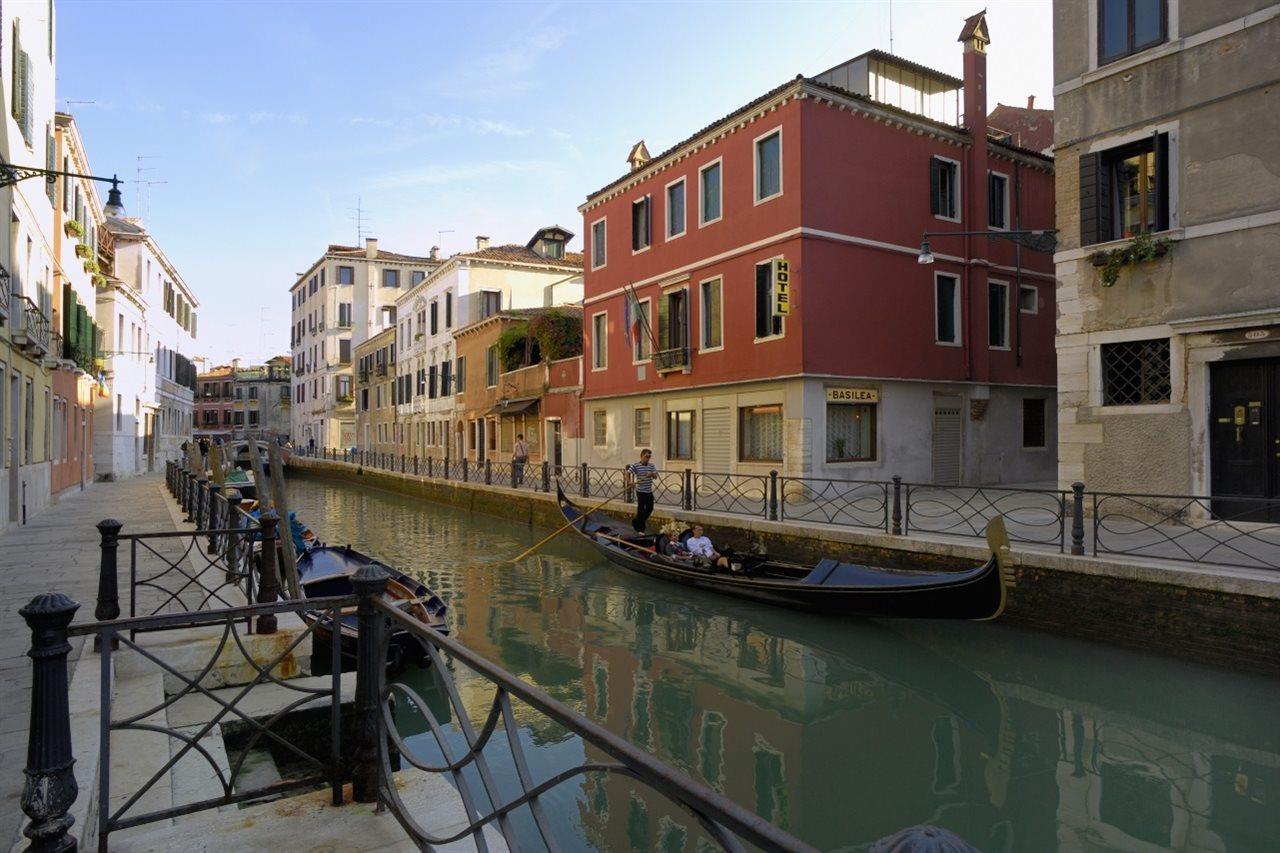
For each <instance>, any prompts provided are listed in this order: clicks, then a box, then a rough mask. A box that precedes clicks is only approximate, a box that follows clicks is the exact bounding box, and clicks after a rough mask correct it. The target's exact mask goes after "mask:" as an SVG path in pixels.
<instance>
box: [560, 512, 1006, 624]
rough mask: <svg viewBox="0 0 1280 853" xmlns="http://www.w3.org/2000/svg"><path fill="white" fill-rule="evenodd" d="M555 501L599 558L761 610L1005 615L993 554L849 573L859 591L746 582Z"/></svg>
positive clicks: (795, 582) (798, 570) (799, 570)
mask: <svg viewBox="0 0 1280 853" xmlns="http://www.w3.org/2000/svg"><path fill="white" fill-rule="evenodd" d="M558 497H559V502H560V511H561V513H562V514H563V515H564V517H565V520H566V521H573V522H574V524H573V528H574V530H575V531H576V532H577V533H578V534H579V535H580V536H582V537H583V538H584V539H586V541H587V542H588V543H590V544H591V546H592V547H593V548H595V549H596V550H597V551H598V552H599V553H600V554H601V555H602V556H604V557H605V558H606V559H608V560H609V561H610V562H612V563H614V564H616V565H619V566H621V567H623V568H626V569H630V570H631V571H634V572H637V573H639V574H642V575H647V576H648V577H652V578H658V579H659V580H665V581H672V582H675V583H681V584H684V585H685V586H690V587H693V588H695V589H703V590H706V591H708V592H715V593H720V594H723V595H732V596H735V597H737V598H742V599H747V600H750V601H758V602H762V603H764V604H773V605H777V606H781V607H789V608H793V609H797V610H804V611H808V612H811V613H827V614H833V615H842V616H868V617H877V616H880V617H890V618H916V619H994V618H996V617H998V616H999V615H1000V614H1001V613H1002V612H1003V610H1004V604H1005V586H1004V581H1003V579H1002V577H1001V572H1000V564H999V560H998V559H997V557H996V556H995V555H994V554H993V555H992V557H991V559H989V560H988V561H987V562H986V563H984V564H983V565H981V566H978V567H976V568H972V569H967V570H962V571H958V572H937V571H920V572H909V571H903V570H894V569H878V568H876V567H867V566H857V567H852V568H854V569H860V570H862V574H863V576H864V578H865V580H866V582H865V583H860V584H849V585H818V584H812V583H804V582H802V581H801V580H800V579H799V578H800V577H801V576H803V574H804V567H799V566H794V567H793V566H787V565H786V564H781V563H775V564H769V565H772V566H776V567H778V569H779V570H780V571H781V570H783V569H785V570H793V571H792V573H793V574H794V575H795V578H794V579H779V578H777V577H753V576H745V577H743V576H738V575H732V574H730V573H727V572H723V571H715V572H712V571H708V570H706V569H701V568H696V567H692V566H689V565H685V564H682V563H679V562H676V561H673V560H668V559H664V558H661V557H657V556H655V555H652V554H650V553H646V552H645V551H642V550H641V549H639V548H634V547H629V546H628V545H626V544H623V543H622V542H620V541H619V540H620V539H621V538H622V534H624V533H625V529H626V528H625V525H624V524H622V523H621V522H618V521H616V520H615V519H612V518H609V517H608V516H604V515H599V514H596V513H592V514H590V515H589V516H587V517H585V518H584V516H583V514H582V512H581V510H579V509H578V507H577V506H575V505H574V504H573V502H572V501H570V500H569V499H568V498H566V497H565V495H564V492H563V491H559V494H558ZM602 533H603V535H601V534H602Z"/></svg>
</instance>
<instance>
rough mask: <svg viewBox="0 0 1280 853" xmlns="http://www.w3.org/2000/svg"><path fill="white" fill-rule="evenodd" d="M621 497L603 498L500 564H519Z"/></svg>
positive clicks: (617, 495)
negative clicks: (516, 555) (518, 554)
mask: <svg viewBox="0 0 1280 853" xmlns="http://www.w3.org/2000/svg"><path fill="white" fill-rule="evenodd" d="M621 496H622V495H621V494H615V495H610V496H609V497H607V498H605V499H604V500H602V501H600V503H598V504H596V505H595V506H593V507H591V508H590V509H588V510H587V511H586V512H584V513H583V514H582V515H580V516H578V517H577V518H575V519H573V520H572V521H566V522H565V523H564V524H563V525H561V526H560V527H558V528H557V529H556V532H555V533H552V534H551V535H550V536H548V537H546V538H545V539H543V540H542V541H541V542H539V543H538V544H536V545H534V546H533V547H532V548H529V549H528V550H526V551H524V552H523V553H521V554H520V556H518V557H513V558H512V559H510V560H503V561H502V562H503V563H518V562H520V561H521V560H523V559H524V558H525V557H528V556H529V555H530V554H532V553H533V552H534V551H536V550H538V549H539V548H541V547H542V546H543V545H546V544H547V543H548V542H550V541H551V540H552V539H555V538H556V537H557V536H559V535H560V534H561V533H564V532H565V531H566V530H568V529H569V528H570V527H573V526H574V525H575V524H577V523H578V522H579V521H582V520H584V519H585V518H586V517H587V516H588V515H590V514H591V513H593V512H595V511H596V510H598V509H603V508H604V505H605V504H607V503H609V501H612V500H616V499H617V498H619V497H621ZM498 565H502V563H499V564H498Z"/></svg>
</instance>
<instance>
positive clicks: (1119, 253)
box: [1089, 233, 1170, 287]
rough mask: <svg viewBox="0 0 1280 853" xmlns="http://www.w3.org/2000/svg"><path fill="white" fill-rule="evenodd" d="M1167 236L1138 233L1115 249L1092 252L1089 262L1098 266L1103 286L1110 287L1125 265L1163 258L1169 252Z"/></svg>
mask: <svg viewBox="0 0 1280 853" xmlns="http://www.w3.org/2000/svg"><path fill="white" fill-rule="evenodd" d="M1169 244H1170V241H1169V238H1168V237H1159V238H1155V237H1152V236H1151V235H1150V234H1146V233H1143V234H1139V235H1138V236H1136V237H1134V238H1133V239H1132V240H1130V241H1129V242H1128V244H1126V245H1124V246H1121V247H1119V248H1117V249H1108V250H1105V251H1101V252H1094V253H1093V254H1092V255H1090V256H1089V262H1090V263H1091V264H1093V265H1094V266H1095V267H1098V268H1099V269H1098V277H1099V278H1100V279H1101V280H1102V286H1103V287H1110V286H1111V285H1113V284H1115V283H1116V281H1117V280H1119V278H1120V270H1122V269H1123V268H1124V267H1127V266H1133V265H1135V264H1141V263H1145V262H1146V261H1153V260H1155V259H1156V258H1163V257H1164V256H1165V255H1167V254H1168V253H1169Z"/></svg>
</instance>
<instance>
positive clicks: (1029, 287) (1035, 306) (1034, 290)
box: [1018, 284, 1040, 314]
mask: <svg viewBox="0 0 1280 853" xmlns="http://www.w3.org/2000/svg"><path fill="white" fill-rule="evenodd" d="M1024 291H1030V292H1031V294H1032V295H1033V296H1034V297H1035V299H1034V300H1033V302H1032V307H1031V310H1030V311H1028V310H1027V309H1025V308H1023V307H1022V294H1023V292H1024ZM1018 313H1019V314H1039V313H1040V288H1038V287H1036V286H1035V285H1034V284H1020V285H1018Z"/></svg>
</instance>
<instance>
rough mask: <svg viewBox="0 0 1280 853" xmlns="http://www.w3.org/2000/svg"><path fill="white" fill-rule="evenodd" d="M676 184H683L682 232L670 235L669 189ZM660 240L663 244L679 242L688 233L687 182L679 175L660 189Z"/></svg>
mask: <svg viewBox="0 0 1280 853" xmlns="http://www.w3.org/2000/svg"><path fill="white" fill-rule="evenodd" d="M676 184H684V211H683V212H684V230H682V231H681V232H680V233H679V234H672V233H671V188H672V187H674V186H675V185H676ZM662 219H663V228H662V239H663V241H664V242H667V243H670V242H671V241H672V240H679V239H680V238H681V237H683V236H684V235H686V234H688V233H689V182H688V181H687V180H686V176H684V175H681V176H680V177H678V178H676V179H675V180H674V181H672V182H671V183H669V184H667V185H666V186H665V187H663V188H662Z"/></svg>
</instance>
